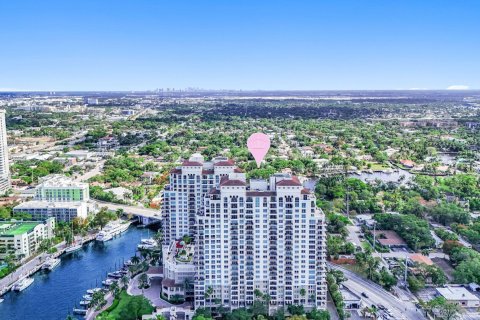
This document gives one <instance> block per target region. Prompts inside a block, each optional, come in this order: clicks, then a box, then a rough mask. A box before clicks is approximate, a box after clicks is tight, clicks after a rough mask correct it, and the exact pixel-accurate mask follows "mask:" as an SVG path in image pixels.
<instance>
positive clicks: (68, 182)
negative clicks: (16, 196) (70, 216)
mask: <svg viewBox="0 0 480 320" xmlns="http://www.w3.org/2000/svg"><path fill="white" fill-rule="evenodd" d="M89 199H90V194H89V188H88V183H84V182H77V181H75V180H73V179H71V178H69V177H66V176H64V175H61V174H51V175H48V176H45V177H43V178H40V184H39V185H38V186H37V187H36V188H35V200H45V201H50V202H72V201H88V200H89Z"/></svg>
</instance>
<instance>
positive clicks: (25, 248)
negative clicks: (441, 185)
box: [0, 218, 55, 260]
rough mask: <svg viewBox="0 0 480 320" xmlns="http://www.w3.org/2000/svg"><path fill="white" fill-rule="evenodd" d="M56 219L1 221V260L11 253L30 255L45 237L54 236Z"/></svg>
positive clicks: (19, 255)
mask: <svg viewBox="0 0 480 320" xmlns="http://www.w3.org/2000/svg"><path fill="white" fill-rule="evenodd" d="M54 229H55V219H54V218H48V219H46V220H45V221H43V222H42V221H24V222H0V260H2V259H4V258H5V257H6V256H8V255H10V254H14V255H15V256H16V257H17V258H19V259H23V258H28V257H30V256H31V255H32V254H33V253H34V252H35V251H36V250H37V249H38V247H39V246H40V243H41V242H42V240H43V239H50V238H53V237H54V233H53V230H54Z"/></svg>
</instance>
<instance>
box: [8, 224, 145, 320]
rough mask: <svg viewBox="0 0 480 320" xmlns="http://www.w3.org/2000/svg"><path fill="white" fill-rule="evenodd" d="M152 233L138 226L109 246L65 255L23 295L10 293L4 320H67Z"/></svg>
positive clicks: (94, 246) (95, 245)
mask: <svg viewBox="0 0 480 320" xmlns="http://www.w3.org/2000/svg"><path fill="white" fill-rule="evenodd" d="M148 233H150V235H151V236H153V232H152V231H149V230H148V229H139V228H136V227H135V226H132V227H130V229H129V230H128V231H127V232H125V233H124V234H123V235H122V236H120V237H117V238H115V239H113V240H111V241H108V242H106V243H104V244H103V243H98V242H95V241H93V242H90V243H89V244H87V245H85V246H84V247H83V249H82V250H80V251H78V252H76V253H73V254H69V255H63V256H62V257H61V258H62V262H61V264H60V265H59V266H57V267H56V268H55V269H53V271H51V272H43V271H40V272H37V273H36V274H35V275H34V278H35V281H34V282H33V284H32V285H31V286H30V287H28V288H26V289H25V290H24V291H22V292H9V293H7V294H6V295H5V296H3V299H5V300H4V301H3V302H2V303H0V319H1V320H4V319H5V320H7V319H8V320H25V319H35V320H64V319H65V318H66V317H67V315H68V314H69V313H72V309H73V307H74V306H75V304H76V305H77V306H78V305H79V302H80V300H82V296H83V295H84V294H85V291H86V290H87V289H90V288H94V287H95V286H101V281H102V280H104V279H105V278H106V273H107V272H111V271H114V270H116V268H117V269H118V267H119V266H120V265H121V264H122V263H123V261H126V260H128V259H130V258H131V257H132V256H133V255H134V254H135V250H136V247H137V245H138V244H139V242H140V240H141V239H142V238H147V237H148V236H149V234H148Z"/></svg>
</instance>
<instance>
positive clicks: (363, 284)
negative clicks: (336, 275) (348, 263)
mask: <svg viewBox="0 0 480 320" xmlns="http://www.w3.org/2000/svg"><path fill="white" fill-rule="evenodd" d="M327 266H328V267H329V268H332V269H335V270H340V271H342V272H343V274H344V275H345V277H346V278H347V279H348V280H346V281H345V282H343V283H342V284H343V285H344V286H345V287H347V288H348V289H350V290H351V291H352V292H354V293H355V294H357V295H359V296H361V295H362V292H365V293H366V295H367V296H368V298H366V297H362V300H363V301H364V302H365V303H366V304H367V305H369V306H371V305H372V304H374V305H376V306H378V305H383V306H385V307H386V308H387V309H389V310H390V312H391V313H392V315H393V318H390V319H403V320H410V319H411V320H417V319H425V317H424V316H423V314H422V312H421V311H420V310H418V311H417V308H416V307H415V304H414V303H412V302H411V301H404V300H400V299H399V298H397V297H395V296H394V295H392V294H391V293H389V292H387V291H386V290H385V289H383V288H382V287H381V286H379V285H378V284H376V283H374V282H372V281H370V280H367V279H364V278H362V277H361V276H359V275H357V274H356V273H354V272H352V271H350V270H347V269H345V268H343V267H340V266H338V265H335V264H332V263H329V262H328V263H327Z"/></svg>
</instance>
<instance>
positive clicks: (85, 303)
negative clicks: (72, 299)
mask: <svg viewBox="0 0 480 320" xmlns="http://www.w3.org/2000/svg"><path fill="white" fill-rule="evenodd" d="M90 303H92V302H91V301H87V300H82V301H80V305H81V306H88V305H89V304H90Z"/></svg>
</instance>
